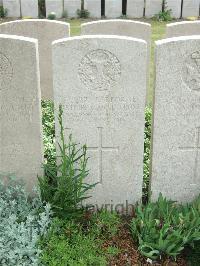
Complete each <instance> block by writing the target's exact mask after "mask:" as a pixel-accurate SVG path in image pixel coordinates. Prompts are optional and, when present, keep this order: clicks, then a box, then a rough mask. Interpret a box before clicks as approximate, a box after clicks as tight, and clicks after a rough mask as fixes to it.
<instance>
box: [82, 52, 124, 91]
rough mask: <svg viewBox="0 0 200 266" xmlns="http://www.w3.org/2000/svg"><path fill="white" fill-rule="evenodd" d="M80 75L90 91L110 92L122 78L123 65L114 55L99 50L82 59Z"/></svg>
mask: <svg viewBox="0 0 200 266" xmlns="http://www.w3.org/2000/svg"><path fill="white" fill-rule="evenodd" d="M78 75H79V78H80V80H81V82H82V83H83V84H84V85H85V86H86V87H87V88H88V89H91V90H96V91H104V90H109V88H110V87H112V86H113V85H114V84H115V83H116V82H117V81H118V79H119V78H120V76H121V65H120V62H119V60H118V58H117V57H116V56H115V55H114V54H112V53H111V52H109V51H107V50H101V49H98V50H94V51H91V52H89V53H88V54H87V55H85V56H84V57H83V58H82V60H81V62H80V65H79V69H78Z"/></svg>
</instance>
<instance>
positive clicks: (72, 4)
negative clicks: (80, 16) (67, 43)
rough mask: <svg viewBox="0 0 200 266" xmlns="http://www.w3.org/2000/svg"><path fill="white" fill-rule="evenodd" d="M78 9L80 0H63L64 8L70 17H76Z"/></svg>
mask: <svg viewBox="0 0 200 266" xmlns="http://www.w3.org/2000/svg"><path fill="white" fill-rule="evenodd" d="M78 9H81V0H64V10H66V11H67V13H68V16H69V17H70V18H75V17H77V10H78Z"/></svg>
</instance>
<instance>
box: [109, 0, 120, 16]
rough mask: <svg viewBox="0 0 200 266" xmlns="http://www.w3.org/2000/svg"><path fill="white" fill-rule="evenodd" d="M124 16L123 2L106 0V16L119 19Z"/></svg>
mask: <svg viewBox="0 0 200 266" xmlns="http://www.w3.org/2000/svg"><path fill="white" fill-rule="evenodd" d="M121 15H122V0H105V16H106V17H107V18H118V17H120V16H121Z"/></svg>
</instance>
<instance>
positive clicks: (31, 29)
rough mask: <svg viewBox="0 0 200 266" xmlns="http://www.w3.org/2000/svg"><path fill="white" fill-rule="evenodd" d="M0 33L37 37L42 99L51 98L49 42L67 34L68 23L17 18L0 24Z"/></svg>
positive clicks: (51, 82)
mask: <svg viewBox="0 0 200 266" xmlns="http://www.w3.org/2000/svg"><path fill="white" fill-rule="evenodd" d="M0 33H3V34H12V35H19V36H25V37H32V38H35V39H38V41H39V57H40V77H41V92H42V99H45V100H52V99H53V80H52V51H51V43H52V42H53V41H54V40H57V39H60V38H64V37H68V36H69V34H70V33H69V24H68V23H65V22H60V21H51V20H47V19H26V20H18V21H13V22H7V23H2V24H0Z"/></svg>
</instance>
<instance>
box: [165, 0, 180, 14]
mask: <svg viewBox="0 0 200 266" xmlns="http://www.w3.org/2000/svg"><path fill="white" fill-rule="evenodd" d="M181 2H182V0H167V4H166V6H167V9H168V10H169V9H171V16H172V17H173V18H180V17H181Z"/></svg>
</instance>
